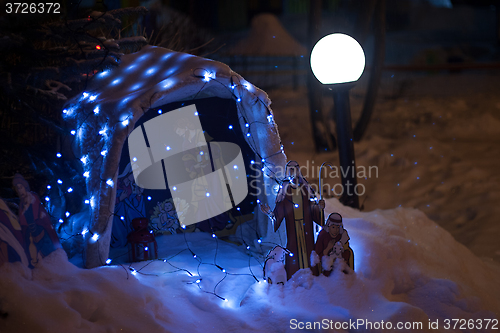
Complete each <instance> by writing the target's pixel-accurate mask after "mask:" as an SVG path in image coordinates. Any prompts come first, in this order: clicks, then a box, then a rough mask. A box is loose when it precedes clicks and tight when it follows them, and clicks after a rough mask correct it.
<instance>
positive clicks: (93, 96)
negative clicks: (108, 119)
mask: <svg viewBox="0 0 500 333" xmlns="http://www.w3.org/2000/svg"><path fill="white" fill-rule="evenodd" d="M96 98H97V95H92V96H90V97H89V101H91V102H93V101H94V100H95V99H96Z"/></svg>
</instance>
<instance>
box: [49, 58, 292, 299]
mask: <svg viewBox="0 0 500 333" xmlns="http://www.w3.org/2000/svg"><path fill="white" fill-rule="evenodd" d="M101 75H107V72H103V73H101ZM193 76H195V77H198V78H200V79H201V80H203V81H204V84H203V86H202V87H201V88H200V90H199V91H198V92H197V94H196V95H195V96H194V97H193V100H195V99H196V97H197V96H198V94H199V93H200V92H201V91H202V90H203V89H204V88H205V87H206V85H207V84H208V83H209V82H214V83H218V84H220V85H222V86H224V87H225V88H226V89H227V90H228V91H229V92H230V93H231V96H232V97H233V99H234V100H235V101H236V105H237V108H238V110H239V111H240V116H239V119H238V120H239V121H240V120H243V123H244V124H245V127H244V128H241V126H240V128H241V129H242V132H243V134H244V135H245V137H246V141H247V143H248V145H249V146H250V148H251V149H252V151H253V152H254V153H255V155H256V157H257V158H259V159H260V161H257V162H256V161H254V160H251V162H250V163H251V164H258V163H261V164H262V168H261V171H262V172H263V175H264V176H266V177H269V178H271V179H272V180H273V181H275V182H276V183H277V185H278V186H279V187H281V185H282V183H283V179H280V178H278V177H277V176H276V174H275V172H274V167H275V166H276V165H274V164H273V163H271V162H269V160H268V159H269V158H271V157H273V156H275V155H278V154H284V151H283V145H282V143H281V142H280V150H279V151H277V152H275V153H273V154H271V155H269V156H262V155H261V154H260V152H259V151H258V149H257V148H256V147H257V144H256V142H255V139H254V137H253V136H252V127H253V126H257V125H265V126H272V127H273V130H274V131H275V132H276V133H277V129H276V124H275V122H274V117H273V114H272V112H271V110H270V109H269V107H268V106H267V104H266V103H265V102H264V101H262V100H261V99H260V98H259V96H257V95H256V94H255V93H253V92H251V91H250V89H251V87H252V86H251V85H250V84H249V83H248V82H246V81H245V82H241V79H240V77H239V76H237V75H232V76H231V79H230V85H229V86H227V84H225V83H224V82H222V81H220V80H218V79H217V78H216V74H215V73H212V72H210V71H208V70H207V69H203V68H197V69H195V70H193ZM241 89H245V90H246V91H248V92H249V93H250V94H252V95H253V97H254V98H256V99H257V100H258V102H259V103H261V104H262V105H263V106H264V107H265V109H266V110H267V116H266V119H267V122H264V121H259V120H256V121H249V117H248V115H247V110H246V109H245V108H244V106H243V105H242V103H240V102H241V96H242V95H243V92H242V91H241ZM238 90H240V91H239V94H238V95H239V96H238V95H236V94H235V91H237V92H238ZM97 97H98V94H93V93H89V92H83V93H82V95H81V97H80V99H79V100H78V104H80V105H82V104H83V103H84V102H85V101H88V102H93V101H94V100H96V99H97ZM76 109H78V107H77V106H75V105H73V106H71V107H70V108H67V109H64V110H63V111H62V113H63V117H68V116H70V115H73V112H75V111H76ZM79 109H80V110H79V112H78V113H77V114H76V115H73V116H74V117H75V119H76V120H77V124H76V127H75V128H73V129H70V130H69V135H71V136H73V137H74V139H72V142H71V143H72V144H73V143H74V140H83V137H84V136H85V129H86V128H95V127H96V126H99V125H101V127H100V129H99V131H98V134H99V136H98V140H97V142H96V146H98V147H99V149H98V151H100V153H99V154H98V155H97V156H95V158H92V156H90V153H86V154H83V155H82V156H80V158H79V160H80V162H81V163H82V166H83V169H84V172H83V173H82V175H81V176H79V177H80V179H81V177H83V179H84V180H85V182H88V181H89V178H90V173H91V170H92V169H94V168H99V169H100V168H101V166H102V164H103V162H104V159H105V158H106V155H107V152H108V149H109V140H107V139H108V138H109V137H108V132H110V131H113V130H114V128H115V127H116V126H120V125H121V126H128V124H129V117H130V116H128V117H125V118H122V120H121V121H119V122H116V123H115V124H112V125H111V124H109V121H110V120H109V118H106V122H105V124H104V125H102V124H100V123H99V121H98V120H99V117H100V115H101V110H100V107H99V105H97V106H93V105H92V106H91V107H90V109H89V108H88V107H86V106H85V105H84V106H83V107H82V108H79ZM86 109H87V110H86ZM150 110H153V109H151V108H149V109H147V110H144V113H145V112H147V111H150ZM85 111H87V112H85ZM157 111H158V113H161V110H157ZM234 126H236V125H234ZM234 126H233V125H232V124H230V125H228V129H229V130H233V129H234ZM97 144H98V145H97ZM56 157H57V158H58V159H59V158H62V157H63V156H62V154H61V153H60V152H57V153H56ZM76 178H77V179H78V177H76ZM100 181H101V182H105V183H106V185H107V186H114V185H115V184H114V182H113V180H112V179H111V178H107V179H102V178H100ZM66 182H67V181H63V180H62V179H60V178H59V179H57V180H56V181H55V184H53V185H54V186H57V187H58V190H59V191H58V192H59V193H73V192H76V191H75V190H74V189H73V187H72V186H68V187H63V185H64V184H66ZM47 189H48V190H49V191H50V190H51V189H52V185H50V184H49V185H48V186H47ZM50 195H53V196H55V195H56V193H55V191H50V192H49V195H47V196H46V197H45V200H46V201H47V203H49V202H50ZM96 195H97V193H96V194H94V195H92V196H90V197H88V196H87V197H85V198H84V201H83V203H84V204H85V205H90V206H91V207H92V206H93V205H95V196H96ZM114 199H115V198H109V200H114ZM147 199H148V200H151V197H148V198H147ZM259 203H260V201H259V200H258V199H257V204H259ZM237 211H238V212H239V214H240V216H241V217H242V213H241V211H240V208H239V207H237ZM72 215H74V213H72V212H70V211H69V210H67V211H66V212H65V213H64V215H63V216H59V217H54V216H52V218H53V220H56V221H58V223H59V224H60V226H61V227H60V228H58V230H59V233H60V235H61V233H62V232H64V233H66V234H67V235H69V237H67V238H63V240H69V239H71V238H74V237H76V236H83V237H85V236H86V235H87V234H89V237H91V239H92V240H93V241H94V242H99V234H97V233H95V232H92V230H91V228H90V227H87V226H85V227H84V228H83V229H82V230H81V231H79V232H77V233H69V232H67V231H66V228H65V225H67V224H68V223H67V222H68V221H69V220H70V218H71V216H72ZM112 215H113V216H116V214H115V212H109V215H108V220H111V219H110V217H111V216H112ZM120 218H122V219H123V217H120ZM246 223H249V222H246ZM249 226H250V228H251V229H252V230H253V231H254V232H255V234H256V236H257V242H258V243H259V244H261V245H268V246H278V245H279V246H281V245H280V244H276V243H272V242H263V241H262V237H261V236H260V235H259V232H258V230H257V229H256V228H254V227H253V226H252V225H251V224H249ZM239 229H240V231H241V237H237V236H235V237H236V238H237V239H238V240H239V241H240V242H241V243H242V244H243V245H244V246H245V248H246V250H247V254H248V256H249V263H248V268H249V272H250V273H248V274H235V273H231V272H227V271H226V270H225V268H223V267H222V266H220V265H218V264H217V254H218V248H219V243H218V242H219V238H218V237H217V236H216V235H215V232H214V231H213V229H212V237H213V239H214V241H215V245H216V251H215V254H214V260H213V263H208V262H204V261H203V260H202V259H201V258H200V256H199V255H198V254H196V253H195V252H194V251H193V250H192V249H191V248H190V246H189V243H188V241H187V239H186V233H183V234H184V240H185V244H186V249H184V250H182V251H180V252H179V253H177V254H175V255H173V256H171V257H169V258H158V259H154V260H150V261H149V262H148V263H147V264H146V265H144V266H143V267H142V268H140V269H137V270H136V269H135V268H133V267H132V266H131V265H130V266H129V267H128V269H129V270H130V272H131V273H132V274H133V275H135V274H148V275H151V274H150V273H143V272H142V270H143V269H144V268H145V267H147V266H148V265H149V264H150V263H152V262H154V261H157V260H159V261H163V262H165V263H167V264H169V265H170V266H171V267H173V268H175V270H174V271H172V272H168V273H174V272H178V271H185V272H186V273H187V274H188V275H190V276H195V275H194V274H193V272H191V271H189V270H187V269H185V268H181V267H177V266H176V265H174V264H172V263H171V260H172V259H173V258H175V257H177V256H178V255H181V254H182V253H184V252H186V251H189V252H190V254H191V255H192V257H193V259H196V260H197V261H198V265H197V270H196V271H197V275H196V276H197V279H196V281H195V282H194V284H196V285H197V286H198V288H199V289H200V290H202V291H203V292H205V293H209V294H212V295H214V296H216V297H218V298H220V299H222V300H227V298H224V297H222V296H221V295H219V294H218V293H217V291H216V289H217V287H218V286H219V284H220V283H222V281H223V280H224V279H225V278H226V277H227V276H228V275H248V276H252V277H253V278H254V279H255V280H256V281H257V282H259V278H257V276H256V275H255V274H254V272H252V268H251V260H252V258H254V259H255V260H256V261H257V262H258V263H259V264H260V266H261V267H262V263H260V261H259V257H262V256H263V253H262V250H261V252H260V253H256V252H253V251H251V246H250V245H249V244H247V242H246V240H245V238H244V237H243V229H242V228H239ZM151 232H152V231H151ZM281 242H282V240H281V236H280V243H281ZM256 255H257V256H256ZM111 262H112V259H111V258H109V259H107V260H106V262H105V264H107V265H109V264H111ZM102 264H103V265H104V263H102ZM202 265H212V266H215V267H217V268H218V269H219V270H220V271H221V272H223V273H225V275H224V277H223V278H222V279H221V280H220V281H219V282H217V283H216V284H215V286H214V289H213V291H208V290H203V289H202V287H201V284H200V282H201V281H202V280H203V277H202V275H201V273H200V267H201V266H202ZM153 275H157V274H153Z"/></svg>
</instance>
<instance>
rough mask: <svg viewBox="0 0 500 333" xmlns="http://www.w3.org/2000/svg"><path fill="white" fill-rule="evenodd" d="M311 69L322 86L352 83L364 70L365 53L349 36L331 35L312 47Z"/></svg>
mask: <svg viewBox="0 0 500 333" xmlns="http://www.w3.org/2000/svg"><path fill="white" fill-rule="evenodd" d="M311 69H312V71H313V74H314V76H316V78H317V79H318V80H319V81H320V82H321V83H322V84H337V83H348V82H354V81H357V80H358V79H359V77H360V76H361V74H363V70H364V69H365V53H364V52H363V48H362V47H361V45H359V43H358V42H357V41H356V40H355V39H354V38H352V37H351V36H348V35H345V34H341V33H335V34H331V35H328V36H325V37H323V38H321V39H320V40H319V41H318V42H317V43H316V45H314V48H313V49H312V52H311Z"/></svg>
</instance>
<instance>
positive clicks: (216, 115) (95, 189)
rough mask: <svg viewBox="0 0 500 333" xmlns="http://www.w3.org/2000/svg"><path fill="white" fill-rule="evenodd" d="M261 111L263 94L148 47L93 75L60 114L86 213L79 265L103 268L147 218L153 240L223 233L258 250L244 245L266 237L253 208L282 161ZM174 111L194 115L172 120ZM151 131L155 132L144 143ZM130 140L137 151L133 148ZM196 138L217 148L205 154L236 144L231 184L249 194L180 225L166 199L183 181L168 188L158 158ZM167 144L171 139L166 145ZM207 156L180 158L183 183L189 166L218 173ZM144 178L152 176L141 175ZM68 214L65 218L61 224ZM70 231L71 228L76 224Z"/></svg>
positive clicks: (268, 114) (267, 195)
mask: <svg viewBox="0 0 500 333" xmlns="http://www.w3.org/2000/svg"><path fill="white" fill-rule="evenodd" d="M269 106H270V100H269V98H268V97H267V95H266V94H265V92H263V91H262V90H260V89H258V88H257V87H255V86H254V85H252V84H251V83H249V82H247V81H245V80H244V79H243V78H242V77H241V76H240V75H238V74H237V73H235V72H233V71H232V70H231V69H230V68H229V67H228V66H227V65H225V64H222V63H220V62H216V61H212V60H209V59H205V58H201V57H196V56H193V55H190V54H186V53H180V52H173V51H171V50H168V49H164V48H160V47H153V46H146V47H144V48H143V49H142V50H141V51H139V52H136V53H133V54H128V55H124V56H123V57H122V58H121V62H120V64H119V66H118V67H116V68H113V69H111V70H108V71H105V72H101V73H96V74H95V75H94V76H93V77H92V78H91V79H90V80H89V84H88V87H87V89H86V91H85V92H83V94H82V95H80V96H78V97H77V98H74V99H73V100H71V101H70V102H69V103H68V104H67V106H66V108H65V109H64V110H63V113H64V114H63V116H64V120H65V122H66V125H67V126H68V131H69V133H71V134H70V135H68V138H69V140H70V143H71V150H72V152H73V154H74V155H75V158H77V159H78V160H79V162H78V163H79V164H80V165H81V177H84V178H85V184H86V193H85V194H83V195H82V198H83V199H82V201H83V202H82V206H83V207H87V208H88V210H87V211H88V214H86V215H85V216H87V218H86V221H85V224H84V225H81V224H80V225H78V226H77V228H79V229H81V231H80V233H81V234H82V235H83V238H84V241H85V256H84V261H85V266H86V267H96V266H99V265H103V264H105V262H106V260H107V259H108V254H109V248H110V245H116V246H123V245H124V244H125V243H126V235H127V233H128V232H130V231H131V230H132V229H131V226H130V221H131V219H132V218H134V217H145V218H148V219H149V223H150V229H151V231H154V232H158V233H177V232H183V230H182V229H184V231H186V230H191V231H193V230H195V229H200V230H204V231H211V232H213V233H217V232H218V233H220V234H222V235H229V234H230V233H234V230H238V235H241V238H240V241H242V242H243V243H245V244H247V243H248V246H254V245H255V244H256V243H257V242H255V244H254V243H253V242H251V239H252V238H253V240H256V239H257V238H265V237H266V236H267V237H274V233H273V232H272V229H271V227H270V226H269V223H268V219H267V217H266V216H265V215H264V214H261V213H259V212H258V211H259V209H258V202H269V203H270V204H271V205H272V203H274V198H275V195H276V185H277V180H279V179H280V178H281V177H282V176H283V175H282V172H283V168H284V166H285V163H286V157H285V154H284V151H283V146H282V145H281V142H280V138H279V134H278V129H277V126H276V123H275V122H274V119H273V113H272V111H271V109H270V107H269ZM181 113H182V114H190V115H192V116H193V117H191V118H189V117H187V118H186V117H184V118H183V117H180V118H179V117H177V118H175V117H173V115H174V114H181ZM165 115H169V117H165ZM174 123H175V124H174ZM193 124H194V125H193ZM200 126H201V127H200ZM201 128H202V129H203V131H202V132H203V134H202V136H201V137H199V136H198V134H199V133H198V134H196V130H198V132H199V130H200V129H201ZM152 129H154V131H155V133H156V134H154V135H151V133H152V132H151V131H152ZM146 132H147V134H146ZM173 132H175V133H176V134H177V135H175V133H174V134H173V135H172V133H173ZM190 133H191V134H190ZM135 134H137V135H135ZM132 136H133V137H134V142H139V144H135V146H134V144H132V143H131V139H130V138H131V137H132ZM195 136H198V137H199V140H201V141H202V143H203V145H204V146H205V145H206V146H208V147H210V145H208V143H206V142H212V141H213V142H217V143H220V145H219V146H218V148H213V149H212V150H214V149H221V147H222V149H225V148H224V147H225V146H223V145H222V143H232V144H233V145H232V146H233V147H234V145H237V147H238V148H239V149H236V151H235V152H234V154H233V153H230V154H229V155H231V154H232V155H234V156H236V155H238V156H239V158H240V160H239V161H240V162H241V163H243V164H244V168H243V170H245V173H246V177H242V178H246V181H245V182H243V183H241V180H240V181H239V182H238V181H236V182H233V185H231V186H239V187H241V186H243V187H244V186H247V187H248V191H247V192H248V194H247V195H246V196H245V197H244V198H239V199H238V200H236V198H233V197H231V201H232V207H227V208H230V209H228V210H227V211H226V212H224V213H223V214H222V215H219V216H213V214H212V215H207V216H209V217H210V216H211V219H207V220H204V221H201V220H198V221H201V222H199V223H197V224H192V225H188V223H185V225H183V224H182V218H180V217H179V215H181V214H180V212H181V211H182V210H183V209H184V208H182V207H181V206H182V205H183V204H184V203H183V202H182V200H180V199H179V200H177V201H176V200H175V196H173V195H172V192H173V191H175V190H176V188H177V187H180V186H181V185H182V184H181V183H182V182H181V181H180V180H177V181H176V184H180V185H176V184H169V180H171V178H170V177H169V173H168V166H167V167H166V164H168V162H167V161H166V160H167V159H168V158H170V157H171V156H173V154H174V153H175V150H176V148H178V149H177V150H178V151H179V150H182V151H186V150H188V149H191V148H196V146H197V144H196V143H194V145H193V146H191V147H188V146H186V145H185V144H186V143H188V144H189V143H191V141H192V139H193V138H194V137H195ZM167 137H168V138H169V139H168V140H174V139H172V138H174V137H177V138H178V139H179V140H178V141H177V142H173V141H172V142H170V141H169V142H165V140H167V139H165V138H167ZM148 139H149V140H148ZM137 140H138V141H137ZM162 140H163V141H162ZM183 140H184V141H183ZM174 141H175V140H174ZM198 146H199V145H198ZM141 147H142V148H143V149H141ZM155 147H156V148H155ZM158 147H160V148H161V149H159V150H160V152H158V151H157V150H158V149H157V148H158ZM212 147H216V146H214V145H212ZM155 149H156V150H155ZM209 149H210V148H209ZM239 150H241V151H240V153H239V154H238V151H239ZM132 151H134V152H133V153H132ZM207 152H209V153H210V157H211V158H210V159H209V158H207V156H208V155H207V156H194V155H193V154H191V156H190V157H189V158H186V157H183V160H182V161H184V162H185V163H189V161H188V160H189V159H191V160H192V161H194V163H195V165H193V164H191V165H189V166H188V168H187V170H188V172H187V174H188V175H187V176H186V175H184V177H187V178H189V168H196V167H199V166H200V165H201V167H202V168H203V167H206V165H207V164H208V165H209V168H210V164H211V168H212V171H216V170H215V169H216V168H217V166H215V167H214V164H216V162H214V160H215V158H216V157H215V155H214V156H212V153H213V154H216V153H214V152H212V151H208V150H207ZM141 154H142V155H141ZM138 155H141V156H138ZM199 155H203V151H199ZM234 156H231V159H232V160H231V161H227V160H226V161H224V158H226V157H227V156H225V155H224V154H222V155H221V156H219V157H221V158H222V159H221V160H220V161H219V162H220V163H222V164H221V165H222V166H220V168H222V169H223V170H226V171H228V168H227V167H228V166H229V163H230V162H234V161H236V159H233V158H234ZM226 159H227V158H226ZM144 161H146V162H147V163H146V165H145V164H144V163H143V162H144ZM186 161H187V162H186ZM184 162H183V163H184ZM196 162H198V163H196ZM219 162H217V163H219ZM141 163H142V164H141ZM153 165H156V167H153ZM148 167H150V168H149V169H147V168H148ZM231 167H233V165H232V164H231ZM214 168H215V169H214ZM146 169H147V170H146ZM153 169H154V170H153ZM181 169H182V167H181ZM229 169H231V168H229ZM234 169H235V170H236V169H237V165H236V164H235V165H234ZM146 171H148V172H146ZM228 172H229V171H228ZM146 173H149V174H150V175H152V174H154V175H156V176H158V177H156V178H155V177H153V178H154V180H153V178H151V177H142V175H143V174H146ZM240 175H241V174H240ZM191 176H192V175H191ZM163 177H164V178H163ZM179 177H180V178H182V177H183V176H179ZM224 177H226V178H227V177H229V178H231V177H233V180H235V179H238V176H237V175H236V176H235V175H233V174H231V173H228V174H227V175H226V174H225V173H224ZM160 178H161V179H160ZM184 180H185V181H187V180H186V179H184ZM155 181H156V182H157V184H155ZM144 184H147V186H144ZM173 185H176V186H173ZM224 185H226V186H227V187H228V189H229V187H230V186H229V182H228V180H227V179H226V184H221V186H220V187H218V188H219V189H220V190H221V191H223V187H224ZM232 190H233V192H234V190H235V189H234V188H233V189H232ZM240 193H241V191H240ZM233 194H234V193H233ZM245 194H246V193H245ZM206 195H207V197H208V196H209V195H210V194H209V193H208V192H207V193H206ZM233 199H234V200H233ZM174 207H175V208H176V210H177V214H176V211H175V209H174ZM71 214H72V213H71V212H67V213H66V216H68V215H71ZM78 221H81V219H80V220H78ZM179 221H181V222H179ZM245 221H247V222H245ZM249 221H253V224H252V227H247V228H245V225H247V224H248V223H249ZM70 223H77V219H75V220H74V221H73V222H71V220H70ZM179 227H181V228H179ZM229 229H231V230H232V231H231V232H228V230H229ZM252 233H253V234H252Z"/></svg>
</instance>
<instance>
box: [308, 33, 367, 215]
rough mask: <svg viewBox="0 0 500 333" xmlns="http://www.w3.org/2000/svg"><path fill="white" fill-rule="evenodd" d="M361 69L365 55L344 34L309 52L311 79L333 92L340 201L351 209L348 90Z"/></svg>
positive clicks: (353, 179) (353, 168)
mask: <svg viewBox="0 0 500 333" xmlns="http://www.w3.org/2000/svg"><path fill="white" fill-rule="evenodd" d="M364 68H365V54H364V52H363V49H362V48H361V45H359V43H358V42H357V41H356V40H355V39H354V38H352V37H350V36H348V35H345V34H341V33H335V34H331V35H328V36H325V37H323V38H321V39H320V40H319V41H318V42H317V43H316V45H315V46H314V48H313V50H312V52H311V69H312V72H313V74H314V76H315V77H316V78H317V79H318V80H319V81H320V82H321V83H322V84H324V85H326V86H327V87H328V89H329V90H331V91H332V93H333V101H334V107H335V122H336V127H337V141H338V148H339V161H340V168H341V177H342V195H341V197H340V202H342V203H343V204H344V205H347V206H350V207H353V208H359V198H358V195H357V193H356V190H357V187H356V185H357V179H356V163H355V156H354V144H353V139H352V124H351V107H350V104H349V89H351V88H352V87H353V86H354V85H355V83H356V81H357V80H358V79H359V77H360V76H361V74H363V70H364Z"/></svg>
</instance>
